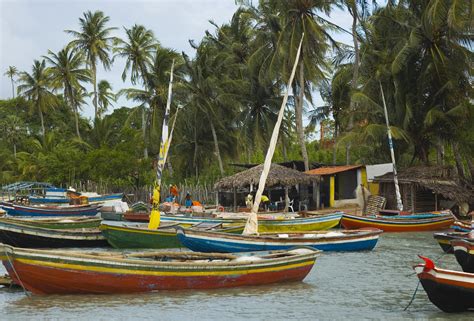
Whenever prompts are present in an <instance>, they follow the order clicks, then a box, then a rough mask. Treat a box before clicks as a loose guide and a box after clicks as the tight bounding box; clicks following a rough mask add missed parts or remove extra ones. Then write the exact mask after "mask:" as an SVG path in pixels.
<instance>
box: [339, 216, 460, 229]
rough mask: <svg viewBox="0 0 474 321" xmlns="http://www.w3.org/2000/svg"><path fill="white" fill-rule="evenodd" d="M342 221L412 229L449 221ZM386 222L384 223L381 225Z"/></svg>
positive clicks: (350, 219) (348, 219)
mask: <svg viewBox="0 0 474 321" xmlns="http://www.w3.org/2000/svg"><path fill="white" fill-rule="evenodd" d="M342 219H343V220H347V221H350V222H355V223H360V222H363V223H365V224H371V225H376V226H400V227H412V226H431V225H437V224H441V223H446V221H449V220H451V219H445V220H438V221H434V222H427V223H420V222H410V223H408V224H407V223H406V222H404V223H400V222H393V223H392V222H386V221H371V220H370V221H369V220H358V219H352V218H348V217H343V218H342ZM382 222H386V223H382Z"/></svg>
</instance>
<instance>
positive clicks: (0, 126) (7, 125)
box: [0, 115, 26, 159]
mask: <svg viewBox="0 0 474 321" xmlns="http://www.w3.org/2000/svg"><path fill="white" fill-rule="evenodd" d="M25 128H26V127H25V124H24V122H23V120H22V119H21V118H20V117H17V116H15V115H8V116H7V117H5V119H4V120H2V121H1V122H0V132H1V133H2V137H3V138H5V140H6V141H7V142H8V144H9V145H12V146H13V157H14V158H15V159H16V147H17V144H18V142H19V141H20V139H21V138H22V136H24V135H25V134H26V130H25Z"/></svg>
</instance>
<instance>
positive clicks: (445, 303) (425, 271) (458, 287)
mask: <svg viewBox="0 0 474 321" xmlns="http://www.w3.org/2000/svg"><path fill="white" fill-rule="evenodd" d="M420 257H421V258H422V259H423V260H424V261H425V264H418V265H416V266H414V269H415V272H416V274H417V275H418V278H419V279H420V281H421V284H422V285H423V288H424V289H425V292H426V294H428V298H429V299H430V301H431V302H432V303H433V304H434V305H436V306H437V307H438V308H439V309H441V310H443V311H444V312H462V311H467V310H470V309H474V274H473V273H466V272H458V271H452V270H445V269H440V268H438V267H436V266H435V264H434V262H433V261H432V260H430V259H428V258H425V257H422V256H420Z"/></svg>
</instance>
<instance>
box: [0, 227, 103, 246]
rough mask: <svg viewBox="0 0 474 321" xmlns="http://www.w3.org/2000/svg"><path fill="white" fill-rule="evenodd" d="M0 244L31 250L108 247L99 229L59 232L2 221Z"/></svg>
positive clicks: (57, 230)
mask: <svg viewBox="0 0 474 321" xmlns="http://www.w3.org/2000/svg"><path fill="white" fill-rule="evenodd" d="M0 242H1V243H5V244H10V245H13V246H18V247H29V248H58V247H100V246H108V243H107V240H106V239H105V237H104V236H103V235H102V234H101V232H100V230H99V229H98V228H91V229H71V230H59V229H48V228H41V227H34V226H28V225H23V224H19V223H12V222H4V221H0Z"/></svg>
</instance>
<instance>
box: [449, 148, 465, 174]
mask: <svg viewBox="0 0 474 321" xmlns="http://www.w3.org/2000/svg"><path fill="white" fill-rule="evenodd" d="M451 147H452V148H453V154H454V159H455V160H456V168H457V170H458V174H459V177H461V179H463V180H465V179H466V173H465V172H464V165H463V163H462V158H461V153H460V151H459V145H458V143H451Z"/></svg>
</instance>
